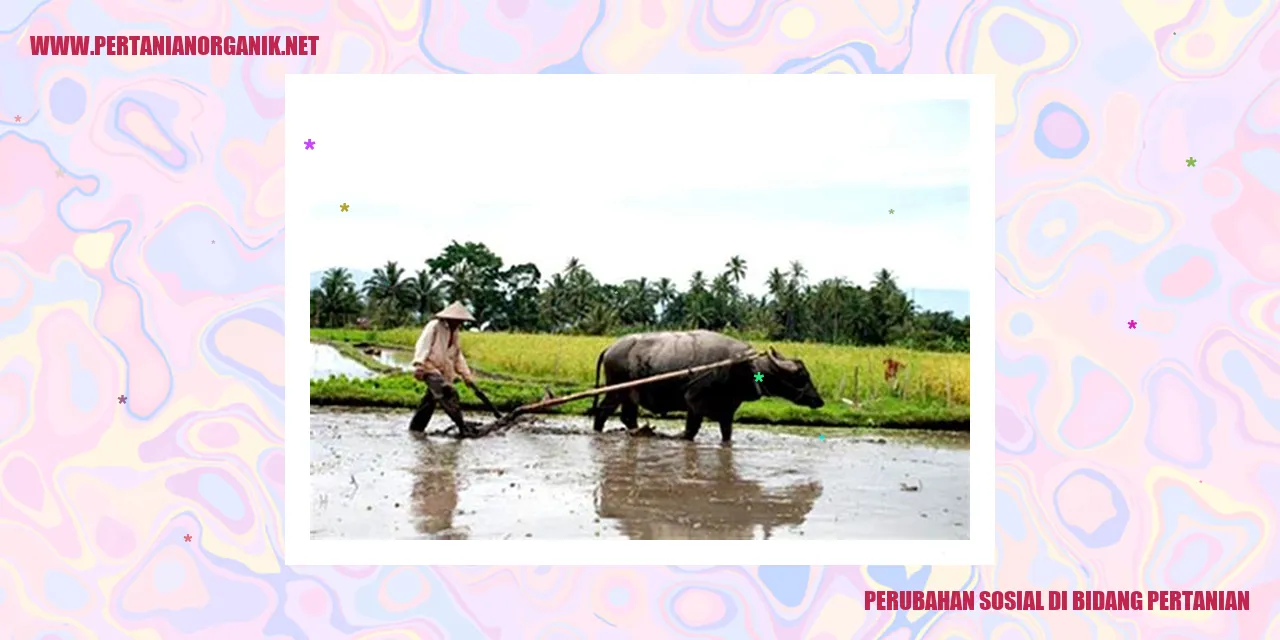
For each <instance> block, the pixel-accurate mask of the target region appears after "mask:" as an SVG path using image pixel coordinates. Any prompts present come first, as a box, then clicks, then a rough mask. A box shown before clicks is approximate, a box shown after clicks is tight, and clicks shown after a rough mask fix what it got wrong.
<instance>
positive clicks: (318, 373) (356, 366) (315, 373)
mask: <svg viewBox="0 0 1280 640" xmlns="http://www.w3.org/2000/svg"><path fill="white" fill-rule="evenodd" d="M375 375H376V374H375V373H374V372H372V371H370V370H368V369H366V368H365V367H364V365H362V364H360V363H359V362H356V361H355V360H352V359H351V358H348V357H346V356H344V355H342V354H341V353H338V350H337V349H334V348H333V347H331V346H329V345H327V344H314V343H313V344H312V345H311V379H312V380H324V379H327V378H330V377H333V376H347V377H348V378H372V377H373V376H375Z"/></svg>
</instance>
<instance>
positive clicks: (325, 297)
mask: <svg viewBox="0 0 1280 640" xmlns="http://www.w3.org/2000/svg"><path fill="white" fill-rule="evenodd" d="M746 276H747V263H746V261H745V260H743V259H742V258H741V257H739V256H733V257H730V258H729V260H728V261H727V262H726V263H725V265H724V270H723V271H721V272H720V273H717V274H714V275H711V276H710V278H709V279H708V274H707V273H704V272H702V271H696V272H694V273H693V275H692V276H691V277H690V278H689V281H688V282H687V283H685V284H684V286H683V288H681V286H680V285H679V284H678V283H675V282H672V281H671V280H670V279H668V278H658V279H656V280H649V279H648V278H639V279H635V280H627V281H625V282H623V283H621V284H608V283H603V282H600V281H599V280H597V279H596V277H595V276H594V275H592V273H591V271H589V270H588V269H587V267H586V266H585V265H583V264H582V263H581V262H580V261H579V260H578V259H577V258H571V259H570V260H569V262H568V264H567V265H566V266H565V267H564V269H563V270H561V271H560V272H558V273H553V274H551V276H550V277H549V278H545V279H544V278H543V274H542V271H541V270H539V269H538V267H537V266H536V265H533V264H529V263H525V264H516V265H510V266H508V265H506V264H504V262H503V260H502V258H500V257H499V256H498V255H496V254H495V253H493V251H491V250H490V249H489V248H488V247H486V246H485V245H484V244H483V243H477V242H467V243H459V242H456V241H455V242H453V243H451V244H450V245H449V246H447V247H445V249H444V250H443V251H442V252H441V253H440V255H437V256H435V257H433V258H430V259H428V260H426V268H424V269H418V270H417V271H416V272H415V273H413V274H409V273H408V272H407V270H406V269H404V268H403V267H401V266H400V265H398V264H397V263H396V262H394V261H391V262H387V263H386V264H385V265H383V266H381V267H378V268H377V269H374V270H373V275H372V276H370V277H369V278H368V279H367V280H365V281H364V282H363V283H357V282H355V281H354V279H353V277H352V275H351V272H350V271H349V270H347V269H344V268H340V267H335V268H332V269H328V270H327V271H325V272H324V274H323V276H322V278H321V281H320V284H319V286H318V287H316V288H314V289H312V290H311V326H313V327H321V328H334V327H346V326H353V325H354V326H370V327H375V328H379V329H386V328H394V327H400V326H406V325H410V324H416V325H421V324H422V323H424V322H426V321H427V320H428V319H429V318H430V317H431V315H432V314H434V313H436V312H437V311H439V310H440V309H442V308H443V307H444V305H446V304H448V302H450V301H453V300H458V301H461V302H463V303H464V304H466V305H467V307H468V308H469V309H470V310H471V312H472V313H473V314H474V315H475V317H476V321H477V323H478V324H479V325H480V326H481V327H482V328H484V329H486V330H491V331H511V332H523V333H578V334H590V335H611V334H619V333H630V332H633V331H639V330H649V329H711V330H715V331H724V332H727V333H732V334H735V335H739V336H742V337H744V338H749V339H770V340H786V341H794V342H826V343H832V344H849V345H899V346H905V347H909V348H914V349H924V350H931V351H967V350H968V349H969V316H965V317H964V318H956V317H955V316H954V315H952V314H951V312H949V311H947V312H937V311H923V310H920V309H918V308H917V307H916V306H915V304H914V303H913V302H912V301H911V299H910V298H909V297H908V296H907V294H906V293H905V292H903V291H902V289H900V288H899V287H898V285H897V283H896V282H895V281H894V278H893V275H892V274H891V273H890V272H889V271H888V270H884V269H882V270H880V271H879V272H878V273H876V274H875V277H874V279H873V282H872V284H871V286H870V287H865V288H864V287H862V286H860V285H854V284H851V283H849V282H848V281H847V280H845V279H843V278H831V279H827V280H822V281H820V282H817V283H810V282H809V280H808V277H807V274H806V273H805V269H804V266H803V265H802V264H801V263H800V262H799V261H793V262H791V264H790V265H788V266H787V268H786V269H779V268H774V269H773V270H771V271H770V272H769V273H768V276H767V278H766V284H767V290H768V293H767V294H765V295H763V296H755V295H751V294H743V292H742V291H741V289H740V287H739V285H740V284H741V283H742V282H743V280H744V279H745V278H746Z"/></svg>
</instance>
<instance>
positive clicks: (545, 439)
mask: <svg viewBox="0 0 1280 640" xmlns="http://www.w3.org/2000/svg"><path fill="white" fill-rule="evenodd" d="M408 422H409V414H408V413H407V412H388V411H376V412H371V411H351V410H342V409H321V408H316V407H313V408H312V410H311V479H312V500H311V526H312V531H311V536H312V538H316V539H338V538H346V539H388V538H446V539H464V538H472V539H517V538H543V539H547V538H550V539H566V538H584V539H595V538H631V539H752V538H754V539H761V538H771V539H782V538H801V537H803V538H806V539H814V538H820V539H821V538H825V539H859V538H861V539H966V538H968V536H969V490H968V487H969V450H968V443H967V440H954V439H950V438H943V439H941V440H937V439H931V440H930V441H929V442H928V443H924V442H917V441H911V440H904V439H899V438H889V437H877V438H855V437H829V438H827V439H826V440H825V441H822V440H818V439H817V438H812V437H802V436H790V435H780V434H776V433H771V432H767V431H760V430H753V429H749V428H739V429H738V430H735V432H734V442H733V445H732V446H729V447H722V446H720V445H719V437H718V434H712V433H705V430H704V433H703V434H702V437H701V438H700V440H699V441H698V442H696V443H688V442H683V441H678V440H665V439H648V438H633V437H629V436H627V435H626V434H625V433H621V432H618V431H611V432H606V433H605V434H603V435H596V434H594V433H591V432H590V428H589V424H588V423H587V422H586V421H585V420H584V419H579V418H566V417H554V418H551V417H547V418H543V419H542V420H540V421H538V422H537V423H536V424H533V425H529V426H524V427H521V428H518V429H515V430H513V431H511V432H509V433H507V434H505V435H500V436H489V437H486V438H481V439H477V440H467V441H461V442H459V441H455V440H452V439H448V438H439V439H437V438H422V437H416V436H413V435H411V434H409V433H408V432H407V430H406V429H407V425H408ZM446 423H447V420H445V419H444V418H443V417H441V416H436V418H435V419H434V420H433V422H432V425H431V428H432V429H435V428H443V427H445V426H446ZM654 426H655V427H657V429H658V430H659V431H664V432H675V431H677V430H678V429H677V426H676V425H674V424H664V423H655V425H654ZM614 428H617V427H614ZM911 489H915V490H911Z"/></svg>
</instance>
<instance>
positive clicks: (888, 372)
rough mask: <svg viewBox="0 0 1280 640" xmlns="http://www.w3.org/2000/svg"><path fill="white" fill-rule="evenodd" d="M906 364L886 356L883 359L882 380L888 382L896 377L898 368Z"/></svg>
mask: <svg viewBox="0 0 1280 640" xmlns="http://www.w3.org/2000/svg"><path fill="white" fill-rule="evenodd" d="M905 366H907V365H906V363H903V362H898V361H897V360H894V359H893V358H886V359H885V361H884V381H885V382H889V381H892V380H896V379H897V378H898V369H901V368H903V367H905Z"/></svg>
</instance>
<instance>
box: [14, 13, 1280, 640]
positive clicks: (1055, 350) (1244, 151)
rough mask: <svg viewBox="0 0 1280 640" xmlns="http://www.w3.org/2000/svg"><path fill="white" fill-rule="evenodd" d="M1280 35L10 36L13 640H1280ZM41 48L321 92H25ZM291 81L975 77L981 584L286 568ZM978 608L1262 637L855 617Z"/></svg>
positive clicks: (1108, 19) (232, 17)
mask: <svg viewBox="0 0 1280 640" xmlns="http://www.w3.org/2000/svg"><path fill="white" fill-rule="evenodd" d="M1277 4H1278V3H1277V0H1224V1H1216V0H1215V1H1213V2H1203V1H1193V0H1170V1H1156V0H1122V1H1120V2H1080V1H1079V0H1055V1H1054V2H1038V3H1030V2H1025V3H1022V2H996V1H992V2H970V3H963V2H958V1H945V0H930V1H925V2H918V3H916V4H911V3H904V2H888V1H873V0H839V1H837V0H791V1H787V2H779V1H769V2H757V3H753V2H752V1H751V0H696V1H693V2H689V3H681V2H678V1H676V0H629V1H626V2H612V3H605V2H603V1H602V2H598V3H596V2H577V3H575V2H571V1H569V0H497V2H493V3H486V2H476V1H474V0H464V1H459V0H437V1H435V2H414V1H412V0H383V1H381V2H375V1H368V0H343V1H338V2H330V1H329V0H294V1H292V2H287V3H285V2H266V1H264V0H240V1H237V2H221V1H217V0H179V1H177V2H150V1H147V2H130V3H125V2H92V1H89V0H54V1H45V2H37V1H36V0H9V1H7V2H4V3H2V4H0V355H2V356H3V357H2V358H0V627H2V628H3V631H4V633H2V634H0V636H3V637H5V638H8V637H13V638H64V639H66V638H91V637H110V638H115V637H136V638H162V637H163V638H185V637H192V638H217V639H220V640H221V639H226V638H242V639H248V638H265V637H273V638H280V637H294V638H301V637H312V638H328V637H343V636H352V637H366V638H373V637H377V638H409V637H424V638H444V637H453V638H478V637H495V638H496V637H506V638H513V637H521V638H599V639H610V638H661V637H687V638H768V637H784V638H849V637H885V638H909V637H912V638H913V637H937V638H975V639H976V638H985V637H995V638H1039V637H1047V636H1048V635H1049V634H1050V633H1051V632H1052V634H1053V635H1054V636H1056V637H1066V638H1084V637H1097V638H1118V637H1138V636H1141V637H1152V638H1172V637H1179V638H1225V637H1243V638H1260V637H1268V636H1269V637H1280V616H1277V610H1278V609H1280V547H1278V546H1277V543H1276V538H1277V524H1278V520H1280V512H1278V511H1277V506H1276V505H1277V501H1280V364H1278V363H1277V358H1276V354H1277V350H1278V349H1280V287H1278V286H1277V283H1280V81H1278V80H1277V78H1280V28H1278V27H1280V25H1278V22H1280V21H1277V19H1276V15H1277V11H1278V10H1277ZM286 5H287V8H285V7H286ZM33 34H88V35H112V34H197V35H198V34H246V35H247V34H277V35H282V34H308V35H318V36H320V53H319V55H317V56H315V57H314V58H266V57H260V58H236V57H218V58H210V57H173V58H164V57H149V58H142V57H129V58H123V57H120V58H108V57H105V56H102V57H79V58H72V57H62V58H52V57H43V58H41V57H33V56H31V55H30V54H29V45H28V42H27V39H26V36H28V35H33ZM296 72H305V73H449V72H468V73H493V72H547V73H559V72H569V73H578V72H583V73H591V72H594V73H632V72H685V73H687V72H698V73H705V72H718V73H832V72H834V73H983V74H994V75H995V76H996V78H997V82H996V86H997V94H998V95H997V102H996V118H997V120H998V122H997V135H998V139H997V142H996V144H997V153H998V157H997V165H998V171H997V176H999V185H998V188H997V211H996V213H995V217H994V220H993V225H994V232H995V233H996V235H997V245H996V246H997V255H996V256H995V274H994V277H995V278H996V280H997V302H998V308H997V310H996V313H997V318H996V326H997V331H998V332H999V335H998V339H997V340H998V342H997V348H998V354H997V358H996V362H995V363H994V365H995V367H996V370H997V373H998V377H997V397H998V400H997V402H998V405H999V406H998V408H997V422H998V423H997V441H998V448H999V451H998V457H997V460H998V464H999V469H998V471H997V474H998V475H997V497H996V505H997V510H996V513H997V520H998V522H997V540H998V544H999V552H998V557H999V562H998V564H997V565H995V566H994V567H983V568H977V567H974V568H970V567H665V568H626V567H608V568H570V567H541V568H516V567H480V568H430V567H382V568H375V567H288V566H285V565H284V561H283V558H284V554H283V550H282V548H281V546H282V539H283V536H282V532H281V522H282V515H281V513H282V509H283V506H284V505H283V469H284V453H283V449H282V434H283V426H284V422H283V409H282V404H283V402H282V401H283V394H284V388H283V346H282V331H283V322H282V302H281V301H282V298H283V291H282V283H283V280H284V274H283V252H284V240H285V233H284V231H285V217H284V202H283V175H284V166H283V149H284V145H286V144H302V141H301V140H285V139H284V137H283V135H284V122H283V120H282V119H281V116H282V114H283V111H284V104H283V99H284V74H286V73H296ZM512 108H513V110H514V109H517V108H518V105H513V106H512ZM15 116H20V117H21V122H17V121H16V120H15ZM352 117H357V118H360V117H367V118H374V117H377V105H369V110H368V112H367V113H361V114H353V115H352ZM1189 157H1194V158H1195V159H1196V160H1197V163H1196V165H1195V167H1194V168H1193V167H1188V166H1187V163H1186V159H1187V158H1189ZM59 172H62V174H63V175H59ZM1129 320H1134V321H1136V322H1137V325H1136V328H1135V329H1129V328H1128V326H1127V324H1128V321H1129ZM120 395H125V396H128V402H127V404H120V403H119V402H118V401H117V396H120ZM186 535H191V536H192V541H191V542H187V541H186V540H185V538H184V536H186ZM974 587H977V588H988V589H989V588H1004V589H1011V588H1012V589H1018V588H1028V589H1095V588H1096V589H1113V588H1119V589H1181V588H1186V589H1194V588H1244V589H1251V590H1252V592H1253V599H1252V604H1253V610H1252V611H1250V612H1248V613H1243V614H1239V615H1233V614H1227V613H1186V612H1184V613H1175V612H1164V613H1162V612H1124V613H1108V614H1100V613H1091V612H1062V613H1034V612H1012V613H1010V612H989V613H981V612H974V613H949V614H939V613H880V612H866V611H863V607H862V600H861V597H860V592H861V591H862V590H863V589H867V588H892V589H913V588H931V589H938V588H941V589H952V588H974Z"/></svg>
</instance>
